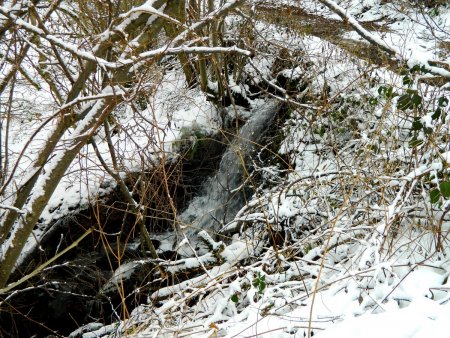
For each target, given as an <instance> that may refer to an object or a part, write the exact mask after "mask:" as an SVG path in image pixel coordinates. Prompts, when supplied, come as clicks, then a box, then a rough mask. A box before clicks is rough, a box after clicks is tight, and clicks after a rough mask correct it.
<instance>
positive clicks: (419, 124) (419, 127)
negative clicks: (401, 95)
mask: <svg viewBox="0 0 450 338" xmlns="http://www.w3.org/2000/svg"><path fill="white" fill-rule="evenodd" d="M422 128H423V124H422V122H420V117H416V118H414V122H413V123H412V128H411V130H422Z"/></svg>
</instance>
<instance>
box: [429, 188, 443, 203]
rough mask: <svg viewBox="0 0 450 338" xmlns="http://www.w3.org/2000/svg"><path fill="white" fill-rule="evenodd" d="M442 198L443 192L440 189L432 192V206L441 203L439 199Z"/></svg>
mask: <svg viewBox="0 0 450 338" xmlns="http://www.w3.org/2000/svg"><path fill="white" fill-rule="evenodd" d="M440 196H441V192H440V191H439V190H438V189H433V190H431V191H430V202H431V204H435V203H437V202H439V197H440Z"/></svg>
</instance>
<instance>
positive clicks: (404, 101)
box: [397, 94, 413, 110]
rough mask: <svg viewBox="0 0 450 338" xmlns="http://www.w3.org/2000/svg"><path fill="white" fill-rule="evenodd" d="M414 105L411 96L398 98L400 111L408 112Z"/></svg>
mask: <svg viewBox="0 0 450 338" xmlns="http://www.w3.org/2000/svg"><path fill="white" fill-rule="evenodd" d="M412 106H413V104H412V102H411V96H409V94H403V95H402V96H400V97H399V98H398V101H397V109H398V110H406V109H409V108H412Z"/></svg>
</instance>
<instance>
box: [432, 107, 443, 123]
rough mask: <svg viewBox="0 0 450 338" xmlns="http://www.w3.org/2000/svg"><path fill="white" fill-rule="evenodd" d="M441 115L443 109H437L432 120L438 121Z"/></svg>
mask: <svg viewBox="0 0 450 338" xmlns="http://www.w3.org/2000/svg"><path fill="white" fill-rule="evenodd" d="M441 113H442V109H441V108H437V109H436V110H435V111H434V114H433V115H431V118H432V119H433V120H437V119H438V118H439V117H440V116H441Z"/></svg>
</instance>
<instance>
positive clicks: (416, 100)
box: [411, 93, 422, 107]
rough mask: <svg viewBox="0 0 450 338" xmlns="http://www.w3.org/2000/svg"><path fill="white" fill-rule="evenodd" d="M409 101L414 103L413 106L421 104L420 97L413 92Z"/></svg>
mask: <svg viewBox="0 0 450 338" xmlns="http://www.w3.org/2000/svg"><path fill="white" fill-rule="evenodd" d="M411 101H412V103H413V105H414V107H419V106H420V105H421V104H422V97H421V96H420V95H418V94H417V93H414V94H413V95H412V96H411Z"/></svg>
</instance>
